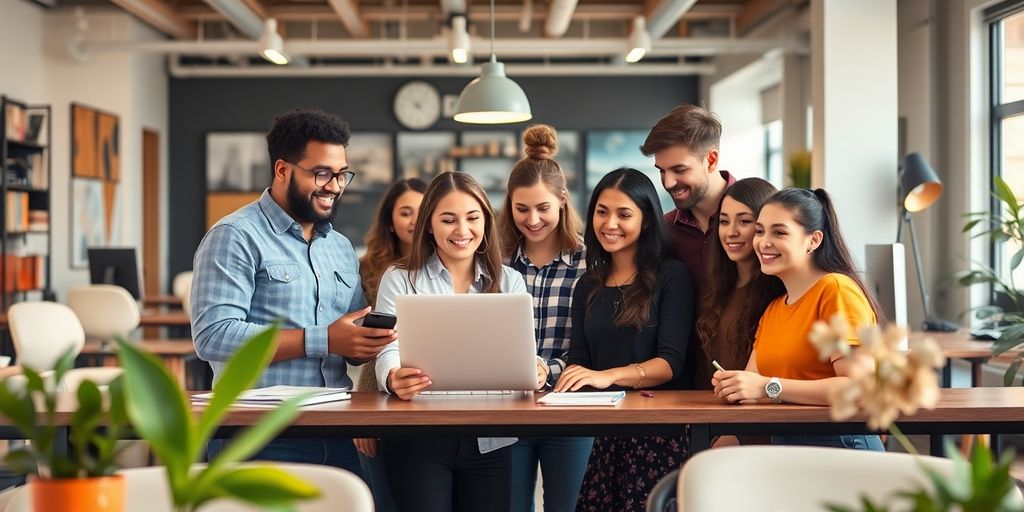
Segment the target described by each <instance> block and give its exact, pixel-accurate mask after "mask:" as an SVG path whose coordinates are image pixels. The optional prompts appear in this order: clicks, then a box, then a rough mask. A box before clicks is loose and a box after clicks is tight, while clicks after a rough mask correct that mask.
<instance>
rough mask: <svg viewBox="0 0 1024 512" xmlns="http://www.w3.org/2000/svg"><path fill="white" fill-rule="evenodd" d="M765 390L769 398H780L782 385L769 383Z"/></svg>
mask: <svg viewBox="0 0 1024 512" xmlns="http://www.w3.org/2000/svg"><path fill="white" fill-rule="evenodd" d="M764 390H765V392H767V393H768V396H769V397H771V398H776V397H778V396H779V393H781V392H782V385H781V384H779V383H778V382H774V381H772V382H768V385H767V386H765V387H764Z"/></svg>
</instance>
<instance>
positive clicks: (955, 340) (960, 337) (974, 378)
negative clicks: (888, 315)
mask: <svg viewBox="0 0 1024 512" xmlns="http://www.w3.org/2000/svg"><path fill="white" fill-rule="evenodd" d="M909 338H910V340H911V341H914V340H920V339H923V338H931V339H933V340H935V342H936V343H938V345H939V348H941V349H942V354H943V355H945V356H946V358H947V359H963V360H965V361H967V362H969V363H971V387H976V386H978V385H979V384H980V383H981V373H982V367H983V366H984V364H985V363H986V362H988V360H989V359H992V358H993V356H992V344H993V342H992V341H985V340H975V339H973V338H972V337H971V333H970V331H968V330H967V329H960V330H959V331H956V332H920V331H919V332H913V333H910V336H909ZM1007 354H1009V356H1008V357H1013V356H1014V355H1016V352H1015V351H1011V352H1008V353H1007ZM1002 357H1003V356H1002V355H1000V356H999V357H998V358H1002ZM951 363H952V362H951V361H947V363H946V366H944V367H943V368H942V387H944V388H948V387H950V386H951V385H952V381H953V365H952V364H951Z"/></svg>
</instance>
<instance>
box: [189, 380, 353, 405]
mask: <svg viewBox="0 0 1024 512" xmlns="http://www.w3.org/2000/svg"><path fill="white" fill-rule="evenodd" d="M300 395H309V396H307V397H306V398H305V399H303V400H302V402H301V403H300V405H315V404H323V403H327V402H338V401H341V400H349V399H351V398H352V395H351V394H350V393H349V388H321V387H315V386H284V385H278V386H270V387H266V388H255V389H247V390H245V391H243V392H242V393H241V394H240V395H238V398H237V399H236V400H235V403H234V405H235V406H237V407H274V406H277V405H280V404H281V402H284V401H285V400H288V399H289V398H293V397H296V396H300ZM212 398H213V393H200V394H197V395H192V403H193V404H199V405H201V404H206V403H209V401H210V400H211V399H212Z"/></svg>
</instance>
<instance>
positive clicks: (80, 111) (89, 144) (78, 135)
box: [71, 104, 102, 178]
mask: <svg viewBox="0 0 1024 512" xmlns="http://www.w3.org/2000/svg"><path fill="white" fill-rule="evenodd" d="M98 116H99V113H98V112H96V111H95V110H93V109H91V108H89V107H86V106H84V105H77V104H72V105H71V175H72V176H74V177H77V178H102V176H101V175H100V168H99V155H98V153H97V149H98V145H97V143H96V141H97V138H98V134H97V133H96V131H97V126H96V119H97V117H98Z"/></svg>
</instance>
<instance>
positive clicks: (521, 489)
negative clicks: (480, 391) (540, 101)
mask: <svg viewBox="0 0 1024 512" xmlns="http://www.w3.org/2000/svg"><path fill="white" fill-rule="evenodd" d="M523 144H524V145H525V147H526V156H525V157H524V158H523V159H522V160H520V161H518V162H516V164H515V166H514V167H513V168H512V172H511V173H510V174H509V178H508V193H507V194H506V196H505V206H504V208H503V210H502V212H501V216H500V217H499V219H498V231H499V232H500V233H501V235H502V256H503V257H504V258H505V261H506V263H507V264H508V265H509V266H510V267H512V268H513V269H515V270H517V271H519V273H521V274H523V278H524V279H525V280H526V288H527V290H528V291H529V292H530V294H531V295H533V298H534V299H533V303H534V313H533V316H534V320H535V321H536V329H535V333H536V341H537V380H538V383H544V384H546V385H552V384H554V383H555V382H557V381H558V377H559V376H561V374H562V370H564V369H565V352H566V350H568V348H569V337H570V329H571V327H572V321H571V311H572V293H573V290H574V289H575V287H576V280H577V279H578V278H579V276H581V275H583V273H584V272H585V271H586V268H587V260H586V253H585V251H584V248H583V240H582V237H581V232H582V230H583V221H582V220H580V217H579V214H577V213H576V210H575V208H573V205H572V201H571V200H570V198H569V190H568V188H567V187H566V179H565V172H563V171H562V167H561V165H559V164H558V161H557V160H555V155H557V154H558V135H557V133H556V132H555V129H554V128H552V127H551V126H548V125H546V124H538V125H533V126H530V127H529V128H527V129H526V131H525V132H523ZM593 442H594V440H593V438H590V437H545V438H520V439H519V441H518V442H517V443H516V444H514V445H512V510H513V512H529V511H532V510H533V490H534V486H535V485H536V480H537V465H538V464H540V468H541V471H542V472H543V475H544V510H547V511H555V512H561V511H571V510H575V509H576V498H577V496H578V495H579V490H580V485H581V484H582V483H583V474H584V472H585V470H586V467H587V459H588V458H589V457H590V448H591V446H592V445H593Z"/></svg>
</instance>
